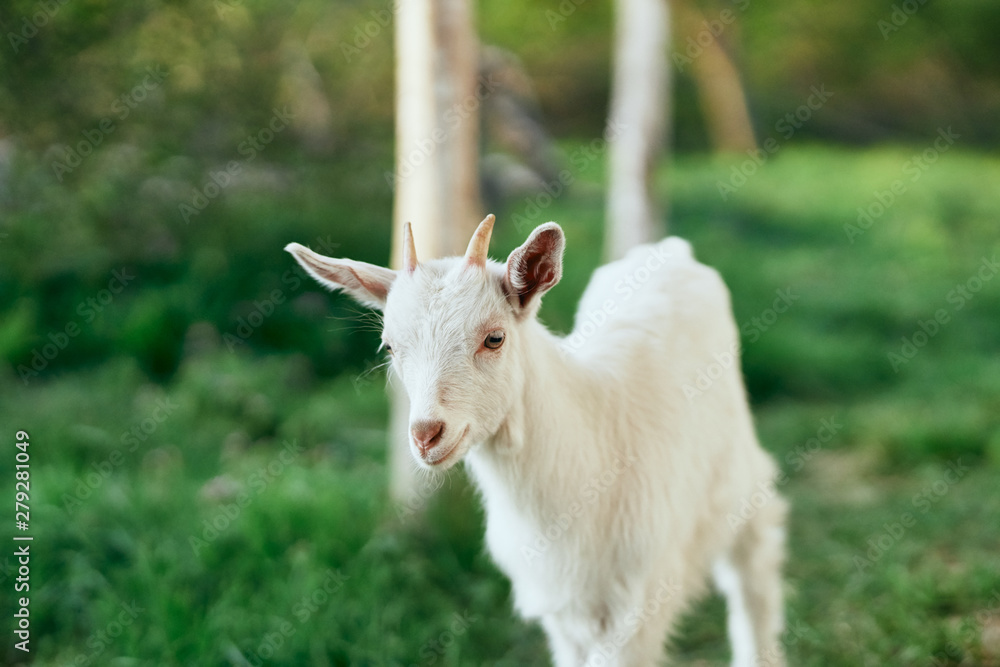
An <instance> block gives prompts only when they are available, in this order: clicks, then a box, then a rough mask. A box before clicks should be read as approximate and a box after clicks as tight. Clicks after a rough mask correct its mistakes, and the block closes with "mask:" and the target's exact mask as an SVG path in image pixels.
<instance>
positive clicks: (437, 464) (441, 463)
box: [424, 425, 472, 468]
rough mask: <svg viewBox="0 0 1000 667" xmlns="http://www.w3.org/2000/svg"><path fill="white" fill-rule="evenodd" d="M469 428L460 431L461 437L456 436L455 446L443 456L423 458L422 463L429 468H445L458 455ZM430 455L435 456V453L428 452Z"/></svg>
mask: <svg viewBox="0 0 1000 667" xmlns="http://www.w3.org/2000/svg"><path fill="white" fill-rule="evenodd" d="M470 428H472V426H471V425H469V426H466V427H465V430H464V431H462V435H460V436H458V439H457V440H456V441H455V444H453V445H452V446H451V447H449V448H448V450H447V451H445V452H444V453H443V454H440V455H437V456H435V457H434V458H426V457H425V458H424V463H426V464H427V465H429V466H431V467H432V468H441V467H445V468H447V467H448V465H446V464H447V463H448V462H449V461H451V460H452V459H454V458H455V454H456V453H458V451H459V450H460V449H461V448H462V445H463V444H464V442H465V436H467V435H469V429H470ZM430 453H431V454H437V452H430Z"/></svg>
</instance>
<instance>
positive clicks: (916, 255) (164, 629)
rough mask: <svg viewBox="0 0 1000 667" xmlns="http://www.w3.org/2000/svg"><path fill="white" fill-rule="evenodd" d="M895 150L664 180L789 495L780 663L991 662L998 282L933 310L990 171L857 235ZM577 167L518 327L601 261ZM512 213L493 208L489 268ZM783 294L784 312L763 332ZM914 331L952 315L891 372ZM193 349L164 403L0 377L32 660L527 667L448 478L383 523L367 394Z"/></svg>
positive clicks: (381, 459) (999, 411)
mask: <svg viewBox="0 0 1000 667" xmlns="http://www.w3.org/2000/svg"><path fill="white" fill-rule="evenodd" d="M913 152H914V151H911V150H908V149H905V148H900V149H883V150H878V151H871V152H867V153H849V152H843V151H837V150H831V149H828V148H819V147H806V148H799V149H795V150H793V149H791V148H788V149H783V151H782V153H781V154H779V156H777V157H775V158H772V160H771V161H770V162H768V163H767V164H766V165H765V167H764V168H762V169H761V170H760V172H759V173H757V174H756V175H754V176H753V177H751V178H750V179H749V181H748V182H747V184H746V185H745V186H743V187H742V188H740V189H739V190H738V191H737V192H736V193H735V194H733V195H732V196H731V197H730V198H729V200H728V201H722V200H721V198H720V197H719V194H718V188H717V185H716V183H717V181H719V180H724V179H726V178H728V177H729V174H730V170H731V167H732V164H733V163H734V162H733V161H729V160H726V159H717V160H705V159H695V158H685V159H682V160H680V161H678V162H677V163H676V164H674V165H672V166H671V168H670V169H669V170H666V169H665V170H664V171H663V172H662V173H661V174H660V177H661V183H662V185H663V187H664V190H667V189H668V187H667V186H668V185H669V192H670V195H669V196H670V200H671V205H672V210H673V226H672V230H671V231H672V233H676V234H679V235H682V236H685V237H687V238H690V239H691V240H692V241H693V243H694V245H695V250H696V253H697V255H698V256H699V258H700V259H702V260H703V261H705V262H706V263H709V264H711V265H713V266H716V267H718V268H719V270H720V271H721V272H722V273H723V275H724V277H725V278H726V280H727V282H728V283H729V285H730V287H731V289H732V292H733V296H734V308H735V310H736V314H737V319H738V321H739V322H740V323H741V325H742V326H743V327H744V334H745V335H744V341H743V342H744V368H745V371H746V374H747V382H748V386H749V388H750V392H751V396H752V399H753V402H754V410H755V414H756V417H757V423H758V429H759V432H760V436H761V440H762V441H763V442H764V444H765V446H766V447H767V448H768V449H769V450H771V451H772V452H774V454H775V456H776V458H777V459H778V460H779V462H780V463H781V464H782V467H783V468H784V470H785V471H786V472H787V473H788V482H787V483H786V484H785V485H783V486H782V491H783V492H784V493H785V494H786V495H787V496H788V497H789V499H790V500H791V503H792V507H793V511H792V515H791V532H790V552H789V559H788V565H787V580H786V597H787V603H788V604H787V610H788V611H787V613H788V626H789V633H788V634H787V636H786V645H787V650H788V653H789V656H790V661H791V664H796V665H845V666H848V665H850V666H856V665H928V664H936V665H970V664H976V665H1000V564H998V563H1000V561H998V560H997V558H998V546H1000V494H998V493H997V489H998V488H1000V421H998V415H1000V354H998V353H1000V337H998V336H997V331H998V324H1000V279H997V280H995V281H986V282H984V283H983V285H982V287H981V289H979V291H977V292H975V294H974V295H973V298H971V299H968V300H966V301H965V302H964V303H963V307H962V308H961V309H957V308H956V307H955V304H954V303H951V302H949V300H948V295H949V293H950V291H951V290H953V289H954V288H955V286H956V285H958V284H962V283H966V282H967V281H968V280H969V278H970V277H971V276H972V275H974V273H975V272H976V270H977V267H978V266H979V265H980V262H981V261H982V258H983V257H984V256H985V257H992V255H993V254H994V253H995V252H997V251H1000V244H998V240H997V235H996V229H997V220H1000V198H998V197H997V195H996V193H997V192H1000V160H997V159H995V158H988V157H983V156H977V155H973V154H966V153H961V152H959V151H958V150H954V151H952V152H949V153H948V154H946V156H944V157H943V158H942V159H941V160H939V161H938V162H937V163H936V164H935V165H934V166H933V167H932V168H931V169H929V170H927V172H926V173H924V174H923V175H922V177H921V178H920V180H919V181H917V182H916V183H913V184H911V185H910V187H909V190H908V191H907V192H906V193H905V194H904V195H902V196H900V197H899V198H898V200H897V201H896V202H895V203H894V204H893V205H892V206H891V207H890V208H889V209H888V211H887V212H886V213H885V214H884V215H883V216H881V217H880V218H879V219H878V220H877V221H876V222H875V223H874V224H873V225H872V226H871V228H870V229H868V230H867V231H865V233H864V234H862V235H861V236H858V237H856V238H855V239H854V242H853V243H852V242H851V240H850V239H849V238H848V235H847V233H846V232H845V230H844V225H845V224H850V223H854V222H855V221H856V218H857V213H856V209H857V207H859V206H867V205H868V204H870V202H871V201H872V200H873V191H875V190H879V189H882V190H884V189H886V188H887V187H889V185H890V184H891V183H892V181H893V180H894V179H897V178H901V177H902V175H903V174H902V171H901V169H902V165H903V164H904V163H905V161H906V160H907V159H908V158H909V156H910V155H911V153H913ZM737 162H738V160H737ZM598 171H599V169H598V167H597V166H596V163H595V166H594V167H593V169H592V171H589V172H587V171H585V172H583V173H580V174H578V175H577V176H578V179H579V182H578V184H577V187H575V188H574V190H573V192H572V193H570V194H569V195H567V196H565V197H562V198H560V199H557V200H556V201H555V202H554V203H553V204H552V205H551V206H550V207H549V208H548V209H546V210H543V211H540V212H539V213H538V214H537V215H536V216H534V217H533V218H531V219H530V222H531V223H540V222H544V221H545V220H549V219H554V220H557V221H559V222H560V223H563V224H564V227H565V229H566V232H567V237H568V251H567V252H568V254H567V260H566V261H567V265H566V271H565V277H564V281H563V283H562V284H561V285H560V286H559V287H557V288H556V290H555V291H554V292H552V293H551V294H550V295H549V296H548V297H547V302H546V305H545V308H544V309H543V313H542V317H543V319H545V320H546V321H547V322H548V323H549V324H550V325H551V326H553V328H555V329H558V330H561V331H567V330H568V329H569V328H570V326H571V323H572V314H573V312H574V309H575V304H576V300H577V298H578V297H579V294H580V293H581V291H582V289H583V286H584V284H585V281H586V279H587V277H588V276H589V274H590V272H591V271H592V270H593V268H594V267H595V266H596V265H597V264H598V263H599V253H598V251H597V242H598V240H599V239H600V236H601V211H602V210H603V206H602V193H601V189H600V187H599V186H598V183H599V182H600V180H599V179H600V174H599V173H598ZM523 211H524V203H523V202H514V203H513V204H511V205H510V206H509V207H508V209H507V210H506V211H503V212H498V213H499V214H500V215H499V220H500V223H499V225H498V229H497V233H496V240H495V242H494V246H493V252H492V254H493V255H494V256H495V257H502V256H505V255H506V253H507V252H509V251H510V250H511V249H512V248H513V247H514V246H515V245H516V244H517V243H519V242H520V240H522V239H523V237H524V235H525V233H524V232H518V231H517V230H515V229H513V228H512V226H510V225H504V224H503V221H504V219H505V218H506V219H511V218H512V217H513V216H514V215H516V214H520V213H522V212H523ZM279 251H280V246H278V247H276V248H275V252H279ZM779 289H790V290H792V292H793V293H794V294H795V295H797V297H798V298H797V300H796V301H794V302H793V304H792V306H791V307H790V308H789V309H788V310H787V311H786V312H785V313H782V314H780V315H777V316H776V317H775V318H774V319H773V321H772V320H771V319H770V317H769V316H768V315H767V310H768V309H769V308H770V307H771V305H772V304H773V302H774V299H775V292H776V290H779ZM311 290H312V288H310V287H308V286H307V287H305V288H303V290H302V291H311ZM243 298H246V299H253V298H255V295H253V294H250V295H246V296H244V297H243ZM125 308H126V309H127V306H125ZM938 309H946V310H947V313H948V314H949V316H950V320H949V321H948V322H947V323H946V324H943V325H941V326H940V327H939V330H938V331H937V332H936V333H935V335H934V336H932V337H930V338H929V340H928V341H927V342H926V344H925V345H923V346H922V347H920V348H919V350H918V351H917V352H916V354H915V356H913V358H912V359H909V360H907V361H906V362H905V363H901V364H899V365H898V369H894V368H893V362H892V360H891V359H890V357H889V355H890V353H898V352H899V351H900V349H901V347H902V345H903V342H902V339H903V338H904V337H905V338H910V339H912V338H913V336H914V333H915V332H917V331H919V330H920V328H919V327H920V324H919V322H920V321H926V320H927V319H928V318H931V317H933V316H934V313H935V311H936V310H938ZM128 316H129V313H127V312H123V313H120V314H118V315H116V317H123V318H127V317H128ZM133 317H141V314H135V315H133ZM754 318H758V319H759V321H760V322H761V325H757V324H754ZM153 319H155V318H153ZM323 322H324V320H321V321H320V322H319V323H318V326H317V327H316V331H315V332H314V335H315V337H322V336H324V335H325V334H326V333H327V332H326V330H325V329H326V328H329V327H328V326H324V325H323ZM234 326H235V325H234ZM299 335H301V334H299ZM191 337H192V333H191V332H189V333H188V338H189V339H190V338H191ZM292 339H293V340H295V338H294V337H293V338H292ZM199 340H201V343H200V344H199V345H191V346H189V347H188V348H187V352H186V353H185V356H184V357H183V358H182V359H181V361H180V366H179V369H178V370H177V372H176V373H175V374H173V375H172V376H170V378H169V379H168V380H167V381H166V382H159V381H157V380H154V379H152V376H150V375H149V372H148V370H147V369H145V368H144V367H143V365H142V364H141V363H138V362H136V361H134V360H132V359H131V358H130V357H127V356H120V357H114V358H112V359H111V360H109V361H106V362H104V363H101V364H98V365H94V366H92V367H87V366H80V367H77V368H76V369H74V370H68V371H65V372H61V373H60V372H56V371H53V372H51V373H49V374H48V375H46V376H44V377H42V378H40V379H38V380H36V381H34V382H33V383H32V384H30V386H28V387H27V388H25V387H24V386H22V384H21V383H20V381H19V380H18V379H17V376H16V375H10V376H8V377H7V378H6V380H7V381H6V382H3V383H2V384H0V405H2V406H3V408H2V409H3V413H4V417H5V418H4V420H3V421H4V424H6V425H7V426H6V428H7V429H8V433H9V434H11V433H13V431H14V430H15V429H18V428H26V429H27V430H29V431H30V434H31V443H32V445H31V453H32V471H33V472H32V491H33V493H32V501H31V503H32V526H33V533H34V535H35V541H34V543H33V545H32V551H33V554H34V556H33V560H32V571H31V577H32V579H31V583H32V588H31V596H32V597H31V600H32V603H31V604H32V606H31V612H32V617H31V618H32V629H33V635H32V636H33V653H32V655H33V656H34V658H35V664H38V665H74V664H80V665H83V664H94V665H104V664H114V665H122V666H125V665H147V664H148V665H189V664H199V665H201V664H204V665H242V664H246V663H245V662H243V660H248V661H249V662H250V663H251V664H258V663H257V658H258V657H259V658H261V659H262V662H263V663H264V664H275V665H305V664H308V665H348V664H351V665H407V666H409V665H431V664H439V665H470V664H475V665H480V664H490V665H495V664H498V665H544V664H547V660H548V659H547V654H546V649H545V643H544V637H543V635H542V633H541V632H540V630H539V629H538V628H537V627H534V626H530V625H526V624H524V623H522V622H521V621H518V620H516V619H515V618H514V617H513V614H512V612H511V604H510V587H509V585H508V583H507V582H506V581H505V580H504V578H503V577H502V576H501V575H500V574H499V573H498V572H497V570H496V569H495V568H494V567H493V566H492V564H491V563H490V561H489V558H488V557H487V556H486V555H485V552H484V545H483V539H482V512H481V509H480V507H479V503H478V500H477V499H476V498H475V496H474V494H473V492H472V490H471V489H470V488H469V486H468V484H467V483H466V481H465V477H464V474H463V473H461V472H455V473H452V474H450V475H449V476H448V478H447V480H446V483H445V485H444V488H443V489H442V490H441V492H440V494H439V496H438V497H437V498H436V499H435V500H433V501H432V502H431V503H430V504H429V506H428V508H427V512H426V516H425V517H424V519H422V520H415V519H412V518H407V517H400V516H399V515H398V513H397V508H395V507H393V506H392V505H391V504H390V503H389V502H388V501H387V499H386V495H387V492H386V479H385V449H386V446H385V439H386V435H385V421H386V416H387V411H388V410H387V402H386V399H385V394H384V387H383V384H384V375H381V374H380V373H379V372H378V371H375V372H373V373H371V374H370V375H368V376H365V377H359V375H358V373H357V372H356V371H351V372H345V373H343V374H341V375H339V376H335V377H332V378H330V377H326V376H324V375H322V374H316V373H315V372H314V368H313V362H312V361H311V360H310V359H309V358H307V357H306V356H305V355H303V354H302V353H301V351H300V350H299V349H297V348H296V347H294V346H292V347H289V348H288V349H286V350H284V351H282V352H275V353H272V354H260V353H257V354H254V353H252V352H250V351H248V350H247V346H244V347H243V348H241V349H240V350H239V351H238V352H235V353H234V352H230V351H229V350H228V349H227V348H226V347H225V345H223V344H222V343H221V342H220V340H219V338H218V335H217V334H212V333H211V331H209V332H207V333H206V332H205V331H202V332H201V334H200V338H199ZM378 362H379V360H378V358H377V356H376V355H375V354H374V351H372V353H371V354H370V355H369V357H368V358H367V359H364V360H358V363H357V364H356V365H357V366H358V367H362V368H363V367H370V366H372V365H374V364H376V363H378ZM158 405H159V406H160V412H157V406H158ZM166 410H169V414H167V413H166ZM157 416H159V417H162V419H161V420H159V421H158V420H157ZM824 420H826V421H825V422H824ZM824 424H825V425H826V428H825V429H821V427H823V426H824ZM144 425H145V427H146V431H147V432H145V433H144V432H143V427H144ZM831 425H832V426H831ZM133 429H138V431H137V433H139V434H141V435H142V437H143V438H144V439H143V440H141V441H140V440H139V439H138V438H137V437H136V439H135V440H133V439H131V438H133V437H135V436H134V435H132V436H130V435H129V434H130V433H131V432H132V430H133ZM821 440H822V442H821ZM292 442H294V443H295V447H292V448H290V449H286V450H285V451H286V455H285V458H284V459H282V458H280V454H281V452H282V451H283V450H282V448H283V443H292ZM296 447H299V448H301V451H298V449H296ZM5 451H10V450H5ZM11 458H12V457H11V456H5V457H4V460H3V461H2V462H0V474H2V475H3V478H4V479H10V475H11V472H10V459H11ZM269 466H270V470H268V467H269ZM955 469H958V470H959V471H960V472H961V475H960V476H958V475H957V474H956V473H954V472H952V473H949V472H948V471H949V470H953V471H954V470H955ZM262 470H263V471H264V472H263V473H262V472H261V471H262ZM213 522H214V524H215V526H214V527H211V528H209V526H212V524H213ZM904 524H905V525H904ZM193 538H197V539H200V540H202V542H198V541H197V540H195V541H193ZM873 544H874V545H875V546H872V545H873ZM5 553H9V550H7V551H5ZM0 564H2V565H3V566H4V567H2V568H0V579H2V580H3V581H2V582H0V585H2V586H3V587H4V589H5V591H6V590H8V587H10V586H12V583H13V578H14V576H16V575H15V574H14V573H13V571H12V570H11V568H12V567H13V566H14V559H13V558H12V557H11V556H10V555H7V556H5V557H4V560H3V561H2V563H0ZM11 598H12V596H11V595H8V594H7V593H5V594H4V595H3V596H2V597H0V614H2V615H3V617H4V618H7V619H9V618H11V616H10V614H11V613H12V611H13V608H12V599H11ZM133 602H134V604H135V605H136V606H135V607H132V613H129V612H123V608H122V606H121V605H122V604H125V605H126V606H128V605H130V604H133ZM140 609H141V611H139V610H140ZM123 613H124V614H125V615H124V617H123V616H122V614H123ZM456 614H457V616H456ZM133 616H134V618H133ZM723 616H724V611H723V605H722V602H721V600H719V599H718V598H717V597H711V598H709V599H706V600H705V601H703V602H702V603H701V604H699V605H697V606H696V607H695V608H693V609H692V611H691V613H690V614H689V615H688V616H687V617H686V618H685V620H684V623H683V625H682V627H681V629H680V631H679V633H678V636H677V637H676V639H675V641H674V653H675V655H676V656H677V660H678V663H679V664H691V665H722V664H726V660H727V649H726V641H725V629H724V620H723ZM121 619H124V620H121ZM118 623H122V625H121V626H119V625H117V624H118ZM111 633H113V634H115V635H117V636H115V637H113V638H112V637H110V634H111ZM5 636H7V637H10V635H9V634H5ZM12 643H13V642H12V641H10V640H8V641H6V643H5V645H4V648H3V649H0V655H3V658H2V662H5V663H8V664H13V663H15V662H16V661H18V660H19V659H20V655H19V654H18V653H17V652H15V651H13V649H12V648H11V644H12ZM240 653H242V654H243V656H244V657H243V658H240V657H239V654H240ZM81 656H82V657H81Z"/></svg>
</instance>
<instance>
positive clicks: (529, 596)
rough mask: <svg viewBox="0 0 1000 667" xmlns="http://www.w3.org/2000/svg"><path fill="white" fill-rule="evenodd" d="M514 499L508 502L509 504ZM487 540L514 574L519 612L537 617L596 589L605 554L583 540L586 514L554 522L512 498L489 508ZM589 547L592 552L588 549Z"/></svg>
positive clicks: (497, 560)
mask: <svg viewBox="0 0 1000 667" xmlns="http://www.w3.org/2000/svg"><path fill="white" fill-rule="evenodd" d="M505 501H508V502H505ZM486 514H487V520H486V544H487V547H488V548H489V551H490V555H491V556H492V558H493V560H494V562H495V563H496V564H497V566H498V567H499V568H500V569H501V570H502V571H503V572H504V574H506V575H507V576H508V578H510V580H511V584H512V585H513V588H514V598H515V603H516V607H517V609H518V611H519V612H520V613H521V614H522V615H523V616H525V617H526V618H537V617H539V616H542V615H544V614H546V613H551V612H553V611H556V610H558V609H561V608H564V607H566V606H567V605H570V604H573V603H575V602H578V601H579V599H580V597H581V594H582V593H584V592H586V591H593V584H594V580H595V578H598V577H599V572H598V571H597V570H599V569H600V567H599V565H598V563H600V562H601V561H603V560H604V559H603V558H601V556H600V554H597V553H593V551H594V547H595V545H590V547H589V548H587V547H586V545H584V544H583V541H582V540H581V533H586V532H587V531H586V530H585V529H584V527H583V526H581V525H580V524H579V520H580V517H572V516H570V515H568V514H565V513H564V514H561V515H555V514H554V515H553V516H552V517H550V518H549V519H548V520H546V519H544V518H536V517H533V516H530V515H528V514H526V513H524V512H522V511H520V510H519V509H518V508H517V507H516V506H515V505H514V504H513V503H512V502H509V499H508V498H503V497H494V498H492V499H491V500H489V501H488V502H487V506H486ZM585 551H589V553H585Z"/></svg>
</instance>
